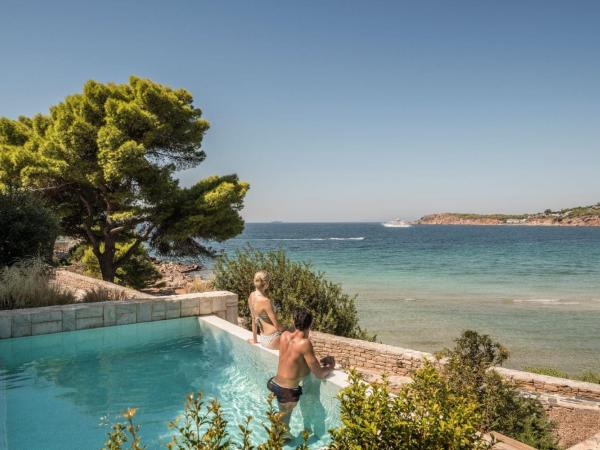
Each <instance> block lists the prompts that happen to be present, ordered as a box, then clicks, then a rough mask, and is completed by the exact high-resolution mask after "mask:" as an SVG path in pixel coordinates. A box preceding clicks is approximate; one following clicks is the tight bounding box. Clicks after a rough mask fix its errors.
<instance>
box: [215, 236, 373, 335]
mask: <svg viewBox="0 0 600 450" xmlns="http://www.w3.org/2000/svg"><path fill="white" fill-rule="evenodd" d="M259 270H266V271H267V272H269V274H270V275H271V281H270V285H269V290H268V292H267V294H268V295H269V297H270V298H271V299H272V300H273V302H274V304H275V307H276V308H277V309H278V319H279V320H280V321H281V322H282V323H284V324H291V314H292V312H293V311H294V310H295V309H297V308H308V309H309V310H310V311H312V313H313V315H314V318H315V322H314V324H313V328H314V329H315V330H317V331H323V332H326V333H332V334H335V335H338V336H345V337H351V338H359V339H369V336H368V335H367V333H366V332H365V331H364V330H362V329H361V328H360V326H359V324H358V314H357V312H356V305H355V301H356V297H351V296H349V295H348V294H345V293H344V292H343V291H342V288H341V286H340V285H339V284H335V283H332V282H330V281H328V280H327V279H325V276H324V275H323V273H321V272H315V271H314V270H313V269H312V267H311V266H310V264H307V263H304V262H294V261H291V260H290V259H289V258H288V257H287V256H286V254H285V252H284V251H283V250H278V251H268V252H261V251H258V250H255V249H253V248H250V247H247V248H245V249H244V250H238V251H237V252H236V253H235V255H234V256H231V257H230V256H223V257H221V258H219V259H217V261H216V264H215V268H214V274H215V279H214V283H215V287H216V288H217V289H223V290H227V291H231V292H235V293H236V294H237V295H238V296H239V314H240V316H241V317H243V318H244V319H245V320H246V323H249V321H250V311H249V310H248V302H247V299H248V295H250V293H251V292H252V291H253V290H254V285H253V283H252V280H253V279H254V274H255V273H256V272H257V271H259ZM371 339H372V338H371Z"/></svg>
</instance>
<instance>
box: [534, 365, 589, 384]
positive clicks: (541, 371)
mask: <svg viewBox="0 0 600 450" xmlns="http://www.w3.org/2000/svg"><path fill="white" fill-rule="evenodd" d="M524 370H526V371H527V372H531V373H537V374H538V375H548V376H550V377H559V378H567V379H571V380H578V381H585V382H586V383H596V384H600V373H598V372H593V371H591V370H584V371H583V372H581V373H578V374H576V375H569V374H568V373H567V372H565V371H562V370H560V369H555V368H554V367H526V368H525V369H524Z"/></svg>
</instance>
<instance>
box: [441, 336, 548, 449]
mask: <svg viewBox="0 0 600 450" xmlns="http://www.w3.org/2000/svg"><path fill="white" fill-rule="evenodd" d="M442 354H443V355H444V356H446V357H447V361H446V364H445V365H444V366H443V373H444V376H445V377H446V379H447V380H448V383H449V385H450V387H451V389H452V391H453V392H454V393H455V394H456V395H459V396H463V397H469V398H473V399H474V400H475V401H476V403H477V404H478V405H479V408H478V412H479V413H480V414H481V419H482V421H481V431H484V432H488V431H497V432H500V433H503V434H505V435H507V436H510V437H513V438H515V439H517V440H519V441H521V442H523V443H525V444H529V445H531V446H533V447H535V448H537V449H540V450H554V449H558V448H559V447H558V443H557V441H556V439H555V438H554V436H553V430H554V425H553V423H552V422H550V421H549V420H548V418H547V417H546V414H545V412H544V409H543V407H542V405H541V403H540V402H539V400H537V399H534V398H530V397H523V396H522V395H520V393H519V391H518V390H517V388H516V387H515V386H514V385H513V384H511V383H509V382H507V381H505V380H504V379H503V378H502V377H501V376H500V375H499V374H498V373H496V372H495V371H494V370H493V369H492V367H493V366H495V365H501V364H502V363H503V362H504V361H506V359H507V358H508V351H507V350H506V349H505V348H504V347H503V346H502V345H500V344H499V343H497V342H494V341H493V340H492V339H491V338H490V337H489V336H488V335H480V334H478V333H477V332H475V331H470V330H468V331H465V332H464V333H463V334H462V336H461V337H460V338H459V339H457V340H456V345H455V347H454V348H453V349H452V350H448V349H446V350H445V351H444V352H442Z"/></svg>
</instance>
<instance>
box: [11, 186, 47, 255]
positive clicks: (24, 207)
mask: <svg viewBox="0 0 600 450" xmlns="http://www.w3.org/2000/svg"><path fill="white" fill-rule="evenodd" d="M58 232H59V229H58V221H57V220H56V217H54V214H52V211H50V210H49V209H48V208H46V207H45V205H44V204H43V202H41V201H40V199H38V198H36V197H34V196H32V195H31V194H29V193H28V192H18V191H17V192H15V191H11V192H8V193H2V192H0V266H7V265H11V264H13V263H15V262H18V261H20V260H23V259H28V258H31V257H35V256H40V257H42V258H44V259H45V260H47V261H51V260H52V251H53V248H54V242H55V241H56V237H57V236H58Z"/></svg>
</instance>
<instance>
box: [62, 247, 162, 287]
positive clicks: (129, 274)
mask: <svg viewBox="0 0 600 450" xmlns="http://www.w3.org/2000/svg"><path fill="white" fill-rule="evenodd" d="M133 244H134V242H133V241H132V242H127V243H117V244H116V256H117V257H120V256H121V255H124V254H125V253H126V252H128V251H129V249H130V248H131V246H132V245H133ZM71 260H72V261H73V262H77V263H81V264H82V265H83V267H84V268H85V273H86V275H90V276H92V277H97V278H102V272H101V270H100V264H99V263H98V258H96V256H95V255H94V252H93V250H92V248H91V247H90V246H88V245H81V246H79V247H78V248H77V249H76V250H75V251H74V252H73V254H72V255H71ZM160 277H161V275H160V272H159V271H158V270H157V269H156V267H155V266H154V264H152V261H151V260H150V258H149V256H148V252H147V251H146V249H145V248H144V247H143V246H139V247H136V248H135V249H134V251H133V253H132V254H131V256H130V257H129V259H127V260H126V261H125V262H124V263H123V264H122V265H121V266H120V267H118V268H117V269H116V270H115V278H114V279H113V282H115V283H118V284H122V285H124V286H128V287H131V288H133V289H143V288H145V287H148V286H150V285H152V284H154V283H156V282H157V281H158V280H159V279H160Z"/></svg>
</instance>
